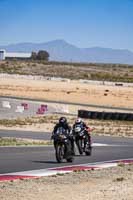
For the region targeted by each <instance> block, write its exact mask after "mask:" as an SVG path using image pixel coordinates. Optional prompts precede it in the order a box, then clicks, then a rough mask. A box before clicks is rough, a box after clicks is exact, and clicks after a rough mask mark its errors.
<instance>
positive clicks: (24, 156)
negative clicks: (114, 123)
mask: <svg viewBox="0 0 133 200" xmlns="http://www.w3.org/2000/svg"><path fill="white" fill-rule="evenodd" d="M2 133H3V134H5V135H6V134H7V135H9V134H10V136H12V135H13V134H15V135H14V136H15V137H16V136H19V135H21V134H22V133H23V136H21V137H24V138H25V137H26V134H28V138H35V136H37V137H38V138H40V139H44V140H45V139H48V138H49V136H50V133H39V132H38V133H35V132H34V133H33V132H26V133H25V132H17V131H15V132H14V131H11V132H10V131H4V132H3V131H2V130H1V131H0V136H2ZM92 140H93V144H94V147H93V149H92V155H91V156H85V155H83V156H79V155H78V153H76V156H75V159H74V162H73V164H74V165H78V164H86V163H94V162H102V161H110V160H117V159H129V158H132V157H133V139H125V138H115V137H113V138H112V137H103V136H102V137H98V136H97V137H94V136H92ZM67 165H72V163H66V162H64V163H62V164H58V163H57V162H56V159H55V155H54V147H53V146H45V147H35V146H34V147H0V174H4V173H10V172H19V171H27V170H35V169H47V168H53V167H61V166H67Z"/></svg>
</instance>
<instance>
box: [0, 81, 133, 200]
mask: <svg viewBox="0 0 133 200" xmlns="http://www.w3.org/2000/svg"><path fill="white" fill-rule="evenodd" d="M0 95H9V96H10V95H13V96H21V97H30V98H41V99H47V100H60V101H69V102H77V103H88V104H97V105H108V106H117V107H128V108H133V88H130V87H112V86H97V85H88V84H83V83H79V82H78V81H72V82H70V83H68V82H58V81H34V80H23V81H22V80H19V79H17V78H16V79H8V78H1V79H0ZM52 126H53V124H51V127H52ZM106 126H107V125H106ZM27 127H28V129H29V130H31V128H32V130H36V129H39V130H41V128H42V129H43V130H44V126H42V127H41V124H39V125H33V126H32V127H30V126H27ZM12 128H14V127H12ZM18 128H19V127H18ZM20 128H21V127H20ZM48 128H49V124H47V125H45V129H46V130H48ZM126 128H127V127H126ZM132 128H133V127H132V126H131V127H130V130H129V131H130V132H132ZM9 129H11V128H10V127H9ZM125 131H126V130H125ZM116 132H118V129H117V130H116ZM132 188H133V165H127V166H119V167H116V168H110V169H104V170H98V171H86V172H85V171H82V172H74V173H71V174H65V175H57V176H53V177H44V178H40V179H35V180H16V181H9V182H0V200H10V199H13V200H22V199H24V200H34V199H38V200H44V199H47V200H68V199H72V200H84V199H86V200H94V199H95V200H109V199H110V200H132V199H133V189H132Z"/></svg>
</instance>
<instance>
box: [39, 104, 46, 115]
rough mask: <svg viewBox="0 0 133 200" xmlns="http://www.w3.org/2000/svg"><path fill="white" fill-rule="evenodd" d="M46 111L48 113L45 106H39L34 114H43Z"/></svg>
mask: <svg viewBox="0 0 133 200" xmlns="http://www.w3.org/2000/svg"><path fill="white" fill-rule="evenodd" d="M46 111H48V107H47V105H43V104H42V105H41V107H39V108H38V110H37V112H36V114H44V113H45V112H46Z"/></svg>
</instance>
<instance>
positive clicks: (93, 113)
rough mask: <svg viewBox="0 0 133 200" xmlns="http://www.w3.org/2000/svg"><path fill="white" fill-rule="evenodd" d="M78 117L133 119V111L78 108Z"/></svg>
mask: <svg viewBox="0 0 133 200" xmlns="http://www.w3.org/2000/svg"><path fill="white" fill-rule="evenodd" d="M78 117H81V118H85V119H99V120H125V121H133V113H119V112H98V111H88V110H78Z"/></svg>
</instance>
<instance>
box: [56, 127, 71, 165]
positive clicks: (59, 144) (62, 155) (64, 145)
mask: <svg viewBox="0 0 133 200" xmlns="http://www.w3.org/2000/svg"><path fill="white" fill-rule="evenodd" d="M53 139H54V146H55V156H56V160H57V162H58V163H61V162H63V159H66V161H67V162H73V159H74V158H73V154H72V148H71V142H70V140H69V137H68V134H67V133H66V130H64V129H63V128H62V127H60V128H58V130H57V132H56V134H54V136H53Z"/></svg>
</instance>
